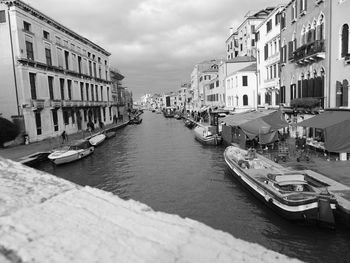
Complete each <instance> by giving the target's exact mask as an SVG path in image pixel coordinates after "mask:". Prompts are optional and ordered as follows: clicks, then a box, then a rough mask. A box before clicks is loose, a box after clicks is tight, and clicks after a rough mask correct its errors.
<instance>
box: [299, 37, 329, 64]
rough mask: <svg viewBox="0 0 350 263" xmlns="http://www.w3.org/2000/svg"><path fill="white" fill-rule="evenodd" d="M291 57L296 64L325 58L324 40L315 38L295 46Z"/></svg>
mask: <svg viewBox="0 0 350 263" xmlns="http://www.w3.org/2000/svg"><path fill="white" fill-rule="evenodd" d="M293 57H294V61H295V62H296V63H297V64H307V63H312V62H314V61H315V60H316V59H325V57H326V55H325V44H324V40H316V41H314V42H312V43H309V44H306V45H303V46H301V47H299V48H297V50H295V51H294V52H293Z"/></svg>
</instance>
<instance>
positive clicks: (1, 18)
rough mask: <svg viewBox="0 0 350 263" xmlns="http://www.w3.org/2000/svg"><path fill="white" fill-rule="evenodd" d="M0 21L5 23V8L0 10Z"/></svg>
mask: <svg viewBox="0 0 350 263" xmlns="http://www.w3.org/2000/svg"><path fill="white" fill-rule="evenodd" d="M0 23H6V13H5V10H0Z"/></svg>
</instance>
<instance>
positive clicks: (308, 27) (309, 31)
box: [306, 24, 312, 43]
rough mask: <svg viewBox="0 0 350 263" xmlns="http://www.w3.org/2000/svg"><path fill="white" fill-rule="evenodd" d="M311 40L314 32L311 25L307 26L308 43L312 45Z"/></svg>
mask: <svg viewBox="0 0 350 263" xmlns="http://www.w3.org/2000/svg"><path fill="white" fill-rule="evenodd" d="M311 38H312V31H311V24H309V25H308V26H307V39H306V41H307V43H310V42H311Z"/></svg>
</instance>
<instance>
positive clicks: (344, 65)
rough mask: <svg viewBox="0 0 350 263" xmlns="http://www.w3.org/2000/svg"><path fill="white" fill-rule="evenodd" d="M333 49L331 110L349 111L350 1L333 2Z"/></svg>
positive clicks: (331, 49)
mask: <svg viewBox="0 0 350 263" xmlns="http://www.w3.org/2000/svg"><path fill="white" fill-rule="evenodd" d="M331 10H332V14H331V17H332V24H331V39H332V43H331V47H330V52H331V54H330V56H331V57H332V59H331V64H330V86H331V91H330V94H329V97H330V105H329V106H330V108H345V109H349V108H350V107H349V100H350V97H349V96H350V92H349V83H350V45H349V26H350V16H349V10H350V1H349V0H340V1H333V2H332V8H331Z"/></svg>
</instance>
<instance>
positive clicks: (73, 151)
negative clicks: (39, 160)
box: [47, 140, 94, 164]
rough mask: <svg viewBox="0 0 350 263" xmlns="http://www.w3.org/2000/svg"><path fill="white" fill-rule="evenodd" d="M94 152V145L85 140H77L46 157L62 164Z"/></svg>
mask: <svg viewBox="0 0 350 263" xmlns="http://www.w3.org/2000/svg"><path fill="white" fill-rule="evenodd" d="M93 152H94V147H93V146H91V145H90V143H89V142H88V141H86V140H78V141H74V142H73V143H71V145H70V146H68V147H65V148H62V149H59V150H55V151H53V152H52V153H51V154H49V156H48V157H47V158H48V159H49V160H51V161H52V162H53V163H55V164H64V163H70V162H74V161H76V160H79V159H82V158H84V157H86V156H88V155H90V154H92V153H93Z"/></svg>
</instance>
